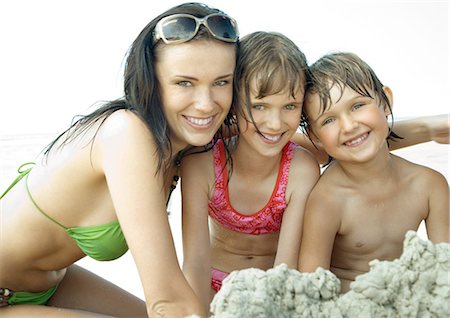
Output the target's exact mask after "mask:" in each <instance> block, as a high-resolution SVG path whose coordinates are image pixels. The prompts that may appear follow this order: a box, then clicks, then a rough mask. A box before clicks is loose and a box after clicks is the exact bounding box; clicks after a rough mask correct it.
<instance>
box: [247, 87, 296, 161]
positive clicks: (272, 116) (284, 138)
mask: <svg viewBox="0 0 450 318" xmlns="http://www.w3.org/2000/svg"><path fill="white" fill-rule="evenodd" d="M251 92H252V93H251V94H250V95H251V96H250V111H251V114H252V116H253V119H254V121H255V124H256V127H255V125H254V124H253V123H252V122H251V117H250V114H249V111H248V110H247V108H246V107H245V98H241V103H242V104H241V105H244V106H243V108H244V113H245V116H246V118H247V119H246V118H244V117H242V116H241V115H239V116H238V125H239V129H240V137H239V140H240V141H239V143H242V142H243V143H246V144H247V146H250V147H251V148H252V149H253V150H256V151H257V152H259V153H261V154H263V155H265V156H274V155H279V153H280V152H281V150H282V149H283V147H284V146H285V145H286V144H287V143H288V142H289V140H290V139H291V137H292V136H293V135H294V134H295V132H296V131H297V129H298V127H299V124H300V117H301V111H302V104H303V97H304V93H303V90H302V89H299V90H298V91H297V92H296V93H295V94H294V96H292V95H291V93H290V92H289V91H288V90H286V91H283V92H281V93H278V94H274V95H268V96H265V97H263V98H256V96H257V86H256V83H253V85H252V86H251ZM257 129H259V131H260V132H261V133H262V134H263V135H262V136H261V134H259V133H258V131H257Z"/></svg>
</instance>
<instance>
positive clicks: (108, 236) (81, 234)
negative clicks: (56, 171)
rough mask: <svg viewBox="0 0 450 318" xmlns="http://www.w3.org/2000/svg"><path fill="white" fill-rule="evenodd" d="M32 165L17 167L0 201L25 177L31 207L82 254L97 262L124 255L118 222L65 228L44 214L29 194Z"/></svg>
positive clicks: (125, 248)
mask: <svg viewBox="0 0 450 318" xmlns="http://www.w3.org/2000/svg"><path fill="white" fill-rule="evenodd" d="M33 165H34V163H32V162H28V163H25V164H23V165H21V166H20V167H19V169H18V172H19V176H18V177H17V178H16V179H15V180H14V181H13V183H12V184H11V185H10V186H9V187H8V189H6V191H5V192H4V193H3V194H2V195H1V196H0V199H2V198H3V197H4V196H5V194H6V193H8V191H9V190H11V188H12V187H14V185H15V184H16V183H17V182H19V181H20V180H21V179H22V178H23V177H25V176H27V177H26V178H25V187H26V189H27V193H28V196H29V198H30V200H31V202H33V205H34V206H35V207H36V209H38V210H39V211H40V212H41V213H42V214H43V215H44V216H45V217H47V218H48V219H49V220H50V221H52V222H53V223H55V224H57V225H58V226H60V227H62V228H63V229H64V230H65V231H66V232H67V234H68V235H69V236H70V237H71V238H72V239H73V240H74V241H75V242H76V243H77V245H78V246H79V247H80V249H81V250H82V251H83V253H84V254H86V255H87V256H89V257H91V258H93V259H95V260H98V261H109V260H113V259H116V258H119V257H120V256H122V255H123V254H125V252H126V251H128V245H127V242H126V241H125V237H124V235H123V232H122V229H121V228H120V224H119V222H118V221H113V222H111V223H107V224H102V225H92V226H79V227H65V226H64V225H62V224H61V223H59V222H58V221H56V220H54V219H53V218H51V217H50V216H49V215H48V214H47V213H45V212H44V211H43V210H42V209H41V208H40V207H39V206H38V205H37V203H36V202H35V201H34V199H33V197H32V195H31V193H30V189H29V188H28V174H29V172H30V171H31V169H32V166H33ZM29 166H31V167H29ZM27 167H28V168H27Z"/></svg>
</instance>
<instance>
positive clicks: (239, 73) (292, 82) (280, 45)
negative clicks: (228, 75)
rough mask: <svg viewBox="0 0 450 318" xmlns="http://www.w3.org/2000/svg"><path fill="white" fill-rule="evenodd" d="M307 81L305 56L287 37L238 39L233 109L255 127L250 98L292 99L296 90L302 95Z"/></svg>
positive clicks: (265, 34)
mask: <svg viewBox="0 0 450 318" xmlns="http://www.w3.org/2000/svg"><path fill="white" fill-rule="evenodd" d="M308 80H309V68H308V63H307V60H306V56H305V54H303V52H302V51H301V50H300V49H299V48H298V46H297V45H296V44H295V43H294V42H292V41H291V40H290V39H289V38H288V37H286V36H284V35H283V34H280V33H276V32H254V33H251V34H248V35H247V36H245V37H243V38H242V39H241V42H240V44H239V49H238V59H237V63H236V71H235V80H234V95H233V96H234V97H233V105H234V109H235V111H236V112H239V114H241V115H242V116H243V118H246V119H247V120H249V121H251V122H252V123H253V124H254V125H255V127H256V124H255V122H254V119H253V117H252V113H251V103H250V97H251V95H254V96H255V97H256V98H263V97H265V96H269V95H275V94H278V93H282V92H289V93H290V94H291V95H292V96H293V97H294V96H295V94H296V93H298V92H299V90H300V91H301V92H304V91H305V84H306V82H307V81H308ZM255 81H256V91H254V88H255V87H254V86H253V85H254V83H255ZM246 114H249V116H250V118H247V115H246ZM299 120H300V119H299ZM256 128H257V127H256ZM257 129H258V128H257Z"/></svg>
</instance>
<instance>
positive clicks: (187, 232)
mask: <svg viewBox="0 0 450 318" xmlns="http://www.w3.org/2000/svg"><path fill="white" fill-rule="evenodd" d="M208 154H210V152H209V153H203V154H199V155H198V154H196V155H188V156H187V157H185V158H183V160H182V164H181V173H180V176H181V193H182V229H183V273H184V275H185V276H186V279H187V280H188V282H189V284H190V285H191V287H192V288H193V289H194V291H195V293H196V294H197V296H198V297H199V299H200V300H201V301H202V304H203V305H204V306H205V309H206V310H207V312H209V303H210V288H211V246H210V239H209V227H208V193H209V188H208V172H207V169H206V167H208V165H210V166H211V170H212V169H213V168H212V160H211V162H209V161H208V159H209V157H208Z"/></svg>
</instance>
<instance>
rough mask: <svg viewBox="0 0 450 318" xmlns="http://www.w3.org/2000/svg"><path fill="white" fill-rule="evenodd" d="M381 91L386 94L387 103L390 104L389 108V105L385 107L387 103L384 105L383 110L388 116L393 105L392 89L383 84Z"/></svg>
mask: <svg viewBox="0 0 450 318" xmlns="http://www.w3.org/2000/svg"><path fill="white" fill-rule="evenodd" d="M383 91H384V93H385V94H386V97H387V98H388V100H389V104H390V106H391V109H389V107H387V105H386V107H384V112H385V113H386V116H389V115H391V113H392V108H393V107H394V95H393V94H392V90H391V88H390V87H389V86H384V87H383Z"/></svg>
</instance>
